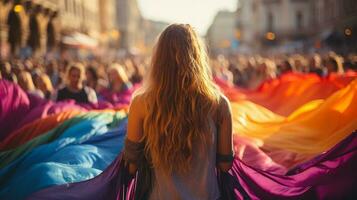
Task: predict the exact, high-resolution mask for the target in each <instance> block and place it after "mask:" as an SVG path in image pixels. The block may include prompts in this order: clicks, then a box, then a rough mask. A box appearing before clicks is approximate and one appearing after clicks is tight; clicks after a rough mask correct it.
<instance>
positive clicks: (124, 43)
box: [116, 0, 145, 52]
mask: <svg viewBox="0 0 357 200" xmlns="http://www.w3.org/2000/svg"><path fill="white" fill-rule="evenodd" d="M116 3H117V4H116V19H117V20H116V22H117V26H118V30H119V34H120V44H119V46H120V48H121V49H122V50H124V51H126V52H137V51H140V49H142V48H143V47H144V45H145V40H144V37H145V32H144V30H143V23H144V19H143V17H142V15H141V12H140V10H139V6H138V3H137V1H136V0H117V1H116Z"/></svg>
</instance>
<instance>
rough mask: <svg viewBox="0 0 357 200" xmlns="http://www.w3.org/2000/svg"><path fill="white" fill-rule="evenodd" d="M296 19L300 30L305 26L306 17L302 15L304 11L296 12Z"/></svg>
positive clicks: (297, 27)
mask: <svg viewBox="0 0 357 200" xmlns="http://www.w3.org/2000/svg"><path fill="white" fill-rule="evenodd" d="M295 16H296V17H295V21H296V29H297V30H299V29H302V28H303V26H304V21H303V20H304V18H303V15H302V12H301V11H297V12H296V15H295Z"/></svg>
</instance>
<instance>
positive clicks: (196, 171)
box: [150, 118, 219, 200]
mask: <svg viewBox="0 0 357 200" xmlns="http://www.w3.org/2000/svg"><path fill="white" fill-rule="evenodd" d="M208 123H209V126H210V132H208V133H206V134H205V136H206V137H209V138H207V139H208V140H207V141H210V143H208V144H204V143H203V142H202V141H199V140H198V141H195V142H194V144H193V151H192V154H193V155H192V162H191V163H192V164H191V166H190V167H191V168H190V169H189V171H188V172H187V173H185V174H183V175H180V174H178V173H176V172H173V174H172V175H171V176H166V175H165V173H164V172H162V171H161V170H160V169H155V168H154V174H155V181H154V185H153V190H152V193H151V196H150V199H152V200H154V199H155V200H156V199H187V200H191V199H207V200H208V199H218V198H219V189H218V184H217V179H216V171H215V169H216V148H217V129H216V125H215V123H214V121H213V120H212V118H210V119H209V120H208Z"/></svg>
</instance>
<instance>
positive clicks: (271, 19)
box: [267, 12, 274, 31]
mask: <svg viewBox="0 0 357 200" xmlns="http://www.w3.org/2000/svg"><path fill="white" fill-rule="evenodd" d="M267 20H268V21H267V31H274V16H273V13H271V12H269V13H268V16H267Z"/></svg>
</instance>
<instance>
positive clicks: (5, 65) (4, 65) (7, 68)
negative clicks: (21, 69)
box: [0, 62, 17, 83]
mask: <svg viewBox="0 0 357 200" xmlns="http://www.w3.org/2000/svg"><path fill="white" fill-rule="evenodd" d="M0 73H1V76H2V78H3V79H5V80H8V81H11V82H14V83H16V82H17V77H16V75H15V74H14V73H12V71H11V64H10V63H9V62H1V63H0Z"/></svg>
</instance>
